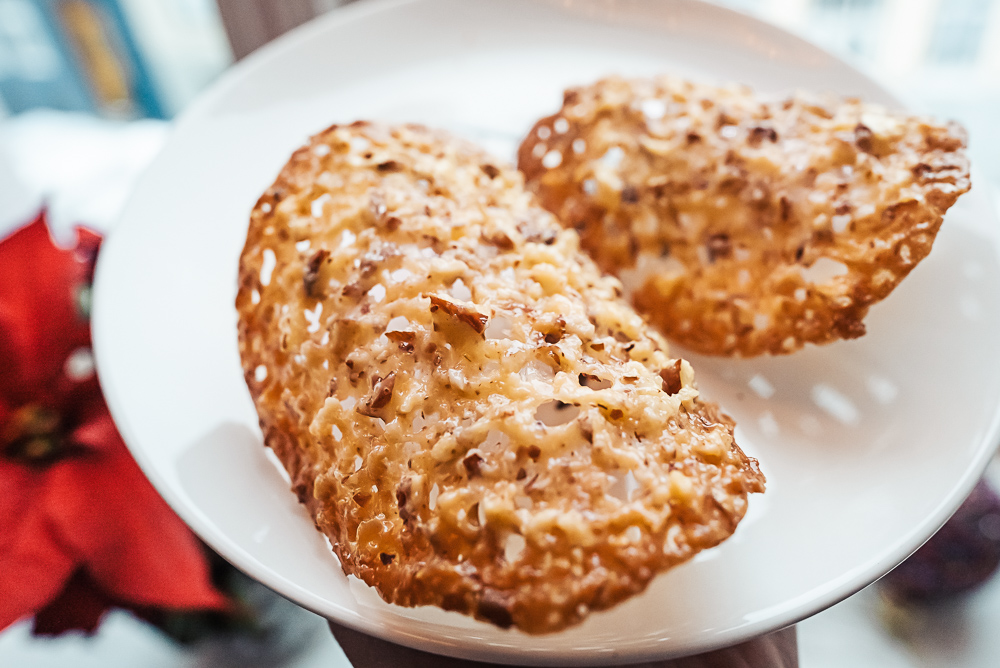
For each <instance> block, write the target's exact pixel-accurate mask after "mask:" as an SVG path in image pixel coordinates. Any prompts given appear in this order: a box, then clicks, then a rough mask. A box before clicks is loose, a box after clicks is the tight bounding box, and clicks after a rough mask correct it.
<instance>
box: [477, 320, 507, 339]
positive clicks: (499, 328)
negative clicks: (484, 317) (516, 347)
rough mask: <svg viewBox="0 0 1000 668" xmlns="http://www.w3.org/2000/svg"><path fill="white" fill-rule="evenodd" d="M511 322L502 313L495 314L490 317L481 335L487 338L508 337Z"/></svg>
mask: <svg viewBox="0 0 1000 668" xmlns="http://www.w3.org/2000/svg"><path fill="white" fill-rule="evenodd" d="M510 328H511V322H510V320H508V319H507V318H505V317H503V316H502V315H495V316H493V317H492V318H490V321H489V322H488V323H487V324H486V329H485V330H483V336H485V337H486V338H487V339H494V340H495V339H509V338H510Z"/></svg>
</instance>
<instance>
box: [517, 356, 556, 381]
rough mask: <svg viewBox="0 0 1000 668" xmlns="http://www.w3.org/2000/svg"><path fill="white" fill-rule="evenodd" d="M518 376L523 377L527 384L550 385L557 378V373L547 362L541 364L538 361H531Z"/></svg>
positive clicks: (522, 368)
mask: <svg viewBox="0 0 1000 668" xmlns="http://www.w3.org/2000/svg"><path fill="white" fill-rule="evenodd" d="M517 375H518V376H520V377H521V380H523V381H524V382H526V383H533V382H536V381H537V382H540V383H546V384H549V383H551V382H552V379H553V378H555V372H554V371H553V370H552V367H550V366H549V365H548V364H546V363H545V362H539V361H538V360H531V361H530V362H528V363H527V364H525V365H524V366H523V367H521V370H520V371H518V372H517Z"/></svg>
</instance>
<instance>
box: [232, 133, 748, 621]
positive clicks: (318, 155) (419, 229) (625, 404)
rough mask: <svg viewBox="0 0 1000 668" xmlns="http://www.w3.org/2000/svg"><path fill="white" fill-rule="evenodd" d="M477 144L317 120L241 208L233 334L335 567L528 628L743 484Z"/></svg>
mask: <svg viewBox="0 0 1000 668" xmlns="http://www.w3.org/2000/svg"><path fill="white" fill-rule="evenodd" d="M620 290H621V287H620V283H619V282H618V281H617V280H616V279H614V278H611V277H604V276H602V275H601V274H600V272H599V271H598V269H597V267H596V266H595V265H594V263H593V262H592V261H590V260H589V259H588V258H587V257H586V256H585V255H583V254H582V253H581V252H580V251H579V249H578V238H577V235H576V233H575V232H572V231H569V230H564V229H562V228H561V227H560V226H559V225H558V223H557V222H556V221H555V219H554V217H553V216H552V215H551V214H549V213H548V212H546V211H545V210H543V209H541V208H540V207H538V206H537V205H536V204H535V202H534V198H533V196H532V195H531V194H530V193H527V192H526V191H525V190H524V189H523V185H522V180H521V176H520V174H518V173H517V172H515V171H514V170H513V169H511V168H509V167H506V166H502V165H499V164H497V163H496V162H495V161H493V160H492V159H491V158H490V157H489V156H487V155H486V154H484V153H483V152H481V151H480V150H479V149H477V148H476V147H474V146H472V145H470V144H467V143H464V142H461V141H458V140H456V139H453V138H451V137H449V136H447V135H445V134H442V133H439V132H433V131H430V130H427V129H424V128H421V127H416V126H402V127H384V126H379V125H372V124H367V123H362V122H359V123H355V124H353V125H350V126H339V127H338V126H333V127H331V128H330V129H328V130H326V131H324V132H322V133H320V134H319V135H317V136H315V137H314V138H313V139H312V141H311V142H310V144H309V145H308V146H305V147H303V148H301V149H299V150H298V151H296V152H295V154H294V155H293V156H292V158H291V160H290V161H289V163H288V164H287V165H286V166H285V168H284V169H283V170H282V172H281V175H280V176H279V177H278V179H277V181H276V182H275V183H274V185H273V186H271V188H269V189H268V190H267V192H266V193H265V194H264V195H263V196H262V197H261V198H260V200H259V201H258V203H257V205H256V207H255V208H254V210H253V214H252V216H251V221H250V230H249V233H248V237H247V243H246V247H245V249H244V251H243V254H242V258H241V261H240V287H239V295H238V297H237V302H236V304H237V308H238V310H239V315H240V319H239V344H240V354H241V356H242V360H243V368H244V372H245V375H246V382H247V385H248V386H249V388H250V391H251V394H252V396H253V399H254V402H255V404H256V407H257V411H258V413H259V416H260V424H261V427H262V429H263V431H264V436H265V442H266V444H267V445H268V446H269V447H271V448H272V449H273V450H274V452H275V453H277V455H278V456H279V458H280V459H281V460H282V462H283V463H284V465H285V467H286V468H287V469H288V472H289V474H290V475H291V477H292V480H293V486H294V489H295V491H296V492H297V493H298V496H299V499H300V500H301V501H302V502H303V503H304V504H306V506H307V507H308V508H309V510H310V512H311V513H312V515H313V517H314V518H315V521H316V526H317V527H318V528H319V529H320V530H321V531H323V532H324V533H325V534H326V535H327V536H329V538H330V540H331V542H332V544H333V547H334V550H335V552H336V554H337V556H338V557H339V558H340V561H341V564H342V565H343V568H344V571H345V572H346V573H348V574H354V575H357V576H358V577H360V578H361V579H362V580H364V581H365V582H367V583H368V584H370V585H372V586H373V587H375V588H376V589H377V590H378V591H379V593H380V594H381V595H382V596H383V598H385V600H387V601H389V602H392V603H396V604H399V605H405V606H415V605H437V606H441V607H443V608H445V609H448V610H457V611H459V612H463V613H466V614H471V615H474V616H475V617H477V618H478V619H482V620H486V621H489V622H492V623H494V624H497V625H499V626H503V627H508V626H516V627H517V628H520V629H522V630H524V631H527V632H529V633H545V632H550V631H556V630H559V629H562V628H564V627H566V626H568V625H570V624H575V623H577V622H579V621H580V620H581V619H583V618H584V617H585V616H586V615H587V614H588V613H589V612H590V611H592V610H601V609H604V608H607V607H609V606H611V605H613V604H615V603H616V602H618V601H620V600H622V599H623V598H625V597H627V596H630V595H632V594H635V593H637V592H640V591H642V590H643V589H644V588H645V587H646V585H647V584H648V583H649V581H650V580H651V579H652V578H653V576H654V575H656V574H657V573H658V572H661V571H663V570H665V569H667V568H670V567H671V566H674V565H676V564H679V563H681V562H683V561H685V560H687V559H689V558H690V557H691V556H692V555H694V554H695V553H697V552H698V551H699V550H702V549H705V548H708V547H712V546H713V545H716V544H717V543H719V542H720V541H722V540H724V539H725V538H726V537H728V536H729V535H730V534H732V533H733V531H734V530H735V529H736V525H737V523H738V522H739V521H740V519H741V518H742V517H743V514H744V513H745V511H746V507H747V495H748V493H750V492H758V491H762V490H763V487H764V477H763V476H762V475H761V473H760V471H759V469H758V468H757V463H756V461H754V460H753V459H750V458H748V457H746V456H745V455H744V454H743V452H742V451H741V450H740V449H739V448H738V447H737V445H736V444H735V443H734V441H733V423H732V421H731V420H730V419H729V418H728V417H726V416H725V415H723V414H722V413H721V412H720V411H719V410H718V408H717V407H716V406H715V405H713V404H710V403H707V402H704V401H702V400H701V399H700V398H699V397H698V392H697V390H696V389H695V387H694V385H693V372H692V370H691V367H690V365H688V364H687V362H684V361H682V360H679V359H673V358H671V357H670V356H669V355H668V353H667V347H666V343H665V342H664V340H663V339H662V338H661V337H660V336H659V335H658V334H656V333H655V332H654V331H652V330H651V329H650V328H649V327H648V326H647V325H646V323H645V322H644V321H643V320H642V318H641V317H640V316H638V315H637V314H636V313H635V311H634V310H633V309H632V308H631V307H630V306H629V305H628V304H627V303H626V302H625V301H623V300H622V299H621V298H620V297H619V295H620Z"/></svg>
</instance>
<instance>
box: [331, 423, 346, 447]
mask: <svg viewBox="0 0 1000 668" xmlns="http://www.w3.org/2000/svg"><path fill="white" fill-rule="evenodd" d="M330 433H331V434H332V435H333V440H335V441H337V442H338V443H339V442H340V439H342V438H343V437H344V433H343V432H342V431H340V427H338V426H337V425H333V426H332V427H330Z"/></svg>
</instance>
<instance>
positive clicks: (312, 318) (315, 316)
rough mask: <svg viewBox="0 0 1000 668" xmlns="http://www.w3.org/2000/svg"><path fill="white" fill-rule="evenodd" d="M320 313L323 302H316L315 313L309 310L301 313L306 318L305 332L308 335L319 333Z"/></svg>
mask: <svg viewBox="0 0 1000 668" xmlns="http://www.w3.org/2000/svg"><path fill="white" fill-rule="evenodd" d="M322 312H323V302H316V310H315V311H310V310H309V309H305V310H304V311H303V312H302V315H304V316H305V317H306V321H307V322H308V323H309V326H308V327H306V331H307V332H309V333H310V334H315V333H316V332H318V331H319V316H320V314H321V313H322Z"/></svg>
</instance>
